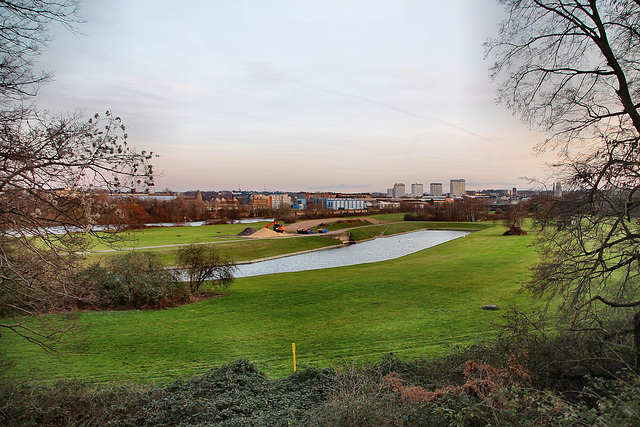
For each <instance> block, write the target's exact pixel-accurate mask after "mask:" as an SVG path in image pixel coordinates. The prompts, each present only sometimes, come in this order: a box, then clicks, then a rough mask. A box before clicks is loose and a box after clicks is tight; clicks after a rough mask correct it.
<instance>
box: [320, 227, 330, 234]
mask: <svg viewBox="0 0 640 427" xmlns="http://www.w3.org/2000/svg"><path fill="white" fill-rule="evenodd" d="M327 231H329V229H328V228H318V233H320V234H323V233H326V232H327Z"/></svg>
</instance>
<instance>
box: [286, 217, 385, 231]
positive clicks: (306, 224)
mask: <svg viewBox="0 0 640 427" xmlns="http://www.w3.org/2000/svg"><path fill="white" fill-rule="evenodd" d="M350 220H361V221H369V222H370V223H371V224H380V221H378V220H376V219H373V218H368V217H345V218H324V219H310V220H307V221H300V222H295V223H293V224H288V225H285V227H284V228H285V230H287V231H296V230H297V229H298V228H314V227H317V226H319V225H320V224H326V223H328V222H338V221H350Z"/></svg>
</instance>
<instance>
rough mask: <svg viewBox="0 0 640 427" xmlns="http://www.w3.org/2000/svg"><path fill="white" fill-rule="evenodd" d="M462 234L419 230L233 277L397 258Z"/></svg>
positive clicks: (241, 269) (249, 267)
mask: <svg viewBox="0 0 640 427" xmlns="http://www.w3.org/2000/svg"><path fill="white" fill-rule="evenodd" d="M467 234H469V233H468V232H466V231H448V230H422V231H415V232H412V233H407V234H400V235H397V236H390V237H379V238H377V239H374V240H369V241H367V242H362V243H357V244H355V245H349V246H341V247H339V248H335V249H327V250H323V251H317V252H309V253H306V254H299V255H292V256H289V257H285V258H278V259H273V260H269V261H261V262H256V263H253V264H244V265H239V266H238V271H237V273H236V277H249V276H260V275H263V274H273V273H288V272H293V271H305V270H317V269H321V268H332V267H343V266H346V265H356V264H366V263H370V262H378V261H386V260H390V259H395V258H400V257H402V256H405V255H409V254H411V253H414V252H418V251H421V250H422V249H426V248H430V247H432V246H436V245H439V244H440V243H444V242H448V241H449V240H453V239H457V238H459V237H464V236H465V235H467Z"/></svg>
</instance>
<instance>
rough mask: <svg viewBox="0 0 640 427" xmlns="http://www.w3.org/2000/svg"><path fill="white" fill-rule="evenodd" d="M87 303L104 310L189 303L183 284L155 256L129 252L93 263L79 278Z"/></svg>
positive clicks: (160, 306) (161, 306)
mask: <svg viewBox="0 0 640 427" xmlns="http://www.w3.org/2000/svg"><path fill="white" fill-rule="evenodd" d="M78 280H79V281H81V282H82V283H83V285H84V289H86V294H87V295H86V297H85V299H84V303H85V304H86V305H87V306H90V307H95V308H102V309H140V308H163V307H167V306H170V305H174V304H176V303H178V302H181V301H185V300H188V294H187V292H186V290H185V288H184V285H183V284H182V283H180V282H178V281H177V280H176V279H175V278H174V277H173V274H172V273H171V272H170V271H169V270H166V269H165V268H164V266H163V265H162V264H161V263H160V261H159V260H158V259H157V258H156V257H155V256H154V255H152V254H149V253H141V252H136V251H130V252H128V253H126V254H125V255H121V256H115V257H111V258H109V259H108V260H107V262H106V265H105V266H102V265H101V264H93V265H91V266H89V267H88V268H86V269H85V270H83V271H82V272H81V273H80V274H79V277H78Z"/></svg>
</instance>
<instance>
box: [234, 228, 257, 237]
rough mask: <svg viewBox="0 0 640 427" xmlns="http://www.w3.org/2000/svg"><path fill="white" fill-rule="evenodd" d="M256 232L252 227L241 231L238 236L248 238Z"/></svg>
mask: <svg viewBox="0 0 640 427" xmlns="http://www.w3.org/2000/svg"><path fill="white" fill-rule="evenodd" d="M255 232H256V229H255V228H253V227H247V228H245V229H244V230H242V231H241V232H239V233H238V236H250V235H252V234H253V233H255Z"/></svg>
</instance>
